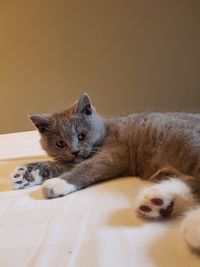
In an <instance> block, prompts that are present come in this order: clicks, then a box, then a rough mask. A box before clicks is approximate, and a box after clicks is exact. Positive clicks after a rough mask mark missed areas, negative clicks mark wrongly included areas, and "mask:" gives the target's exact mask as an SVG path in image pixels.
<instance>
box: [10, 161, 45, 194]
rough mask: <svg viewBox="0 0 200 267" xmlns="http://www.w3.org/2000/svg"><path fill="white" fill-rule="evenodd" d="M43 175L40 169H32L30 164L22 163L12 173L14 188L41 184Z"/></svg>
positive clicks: (11, 178)
mask: <svg viewBox="0 0 200 267" xmlns="http://www.w3.org/2000/svg"><path fill="white" fill-rule="evenodd" d="M42 179H43V177H42V176H41V175H39V169H36V170H32V171H30V170H29V169H28V165H21V166H19V167H17V169H15V170H14V171H13V172H12V173H11V175H10V181H11V185H12V188H13V189H22V188H27V187H31V186H33V185H37V184H41V183H42Z"/></svg>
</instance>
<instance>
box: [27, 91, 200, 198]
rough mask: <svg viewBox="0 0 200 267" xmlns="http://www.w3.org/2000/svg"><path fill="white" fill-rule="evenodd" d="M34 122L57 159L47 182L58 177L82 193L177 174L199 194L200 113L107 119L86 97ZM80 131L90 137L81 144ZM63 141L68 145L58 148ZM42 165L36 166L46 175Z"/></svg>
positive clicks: (153, 114)
mask: <svg viewBox="0 0 200 267" xmlns="http://www.w3.org/2000/svg"><path fill="white" fill-rule="evenodd" d="M30 119H31V120H32V122H33V123H34V124H35V126H36V127H37V129H38V130H39V132H40V134H41V145H42V147H43V149H44V150H45V151H46V152H47V153H48V155H49V156H51V157H52V158H53V163H52V162H51V163H50V164H48V166H49V168H50V169H51V168H52V171H49V173H50V176H49V177H48V178H51V177H52V176H53V175H55V174H56V176H58V175H59V176H60V177H61V178H62V179H64V180H66V181H67V182H68V183H71V184H74V185H76V186H77V188H78V189H81V188H84V187H87V186H89V185H92V184H94V183H97V182H100V181H103V180H107V179H111V178H116V177H119V176H127V175H131V176H140V177H141V178H143V179H152V180H159V179H162V178H165V177H166V176H167V175H168V174H169V173H173V174H174V175H176V176H177V175H178V176H180V177H183V179H185V180H186V181H188V184H189V185H190V186H192V185H195V190H194V191H195V192H198V193H199V192H200V189H199V190H198V189H197V187H198V186H199V188H200V182H197V181H200V114H192V113H136V114H131V115H128V116H125V117H118V118H113V119H103V118H101V117H100V116H99V115H98V114H97V113H96V111H95V109H94V107H93V106H92V104H91V100H90V97H89V96H88V95H87V94H84V95H82V96H81V98H80V100H79V101H78V102H77V103H75V104H74V105H73V106H72V107H71V108H69V109H67V110H64V111H60V112H58V113H55V114H52V115H31V116H30ZM80 133H85V134H86V137H85V139H84V140H82V141H80V140H78V135H79V134H80ZM59 140H63V141H64V142H66V145H67V146H66V147H64V148H59V147H57V145H56V143H57V142H59ZM74 150H75V151H79V153H78V155H74V154H73V152H74ZM43 164H45V166H46V165H47V163H40V165H37V166H36V168H40V169H41V171H42V168H43V167H42V166H43ZM160 170H162V171H160ZM163 170H164V171H163ZM54 177H55V176H54ZM184 177H189V178H184ZM194 180H195V182H194ZM191 181H192V182H191ZM197 185H198V186H197Z"/></svg>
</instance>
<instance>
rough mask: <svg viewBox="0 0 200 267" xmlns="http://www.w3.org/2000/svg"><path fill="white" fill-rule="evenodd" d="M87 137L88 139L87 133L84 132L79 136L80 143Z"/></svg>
mask: <svg viewBox="0 0 200 267" xmlns="http://www.w3.org/2000/svg"><path fill="white" fill-rule="evenodd" d="M85 137H86V133H85V132H82V133H80V134H78V140H79V141H82V140H83V139H85Z"/></svg>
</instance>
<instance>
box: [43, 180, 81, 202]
mask: <svg viewBox="0 0 200 267" xmlns="http://www.w3.org/2000/svg"><path fill="white" fill-rule="evenodd" d="M76 190H77V187H76V186H75V185H73V184H69V183H68V182H66V181H65V180H63V179H61V178H52V179H49V180H47V181H45V182H44V183H43V185H42V193H43V195H44V197H45V198H57V197H62V196H65V195H68V194H70V193H72V192H74V191H76Z"/></svg>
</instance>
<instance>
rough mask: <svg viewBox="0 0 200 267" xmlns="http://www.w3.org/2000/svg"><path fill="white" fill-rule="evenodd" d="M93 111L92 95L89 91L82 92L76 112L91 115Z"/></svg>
mask: <svg viewBox="0 0 200 267" xmlns="http://www.w3.org/2000/svg"><path fill="white" fill-rule="evenodd" d="M92 111H93V110H92V102H91V98H90V96H89V95H88V94H87V93H84V94H82V96H81V97H80V99H79V101H78V104H77V109H76V113H82V114H85V115H87V116H91V115H92Z"/></svg>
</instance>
